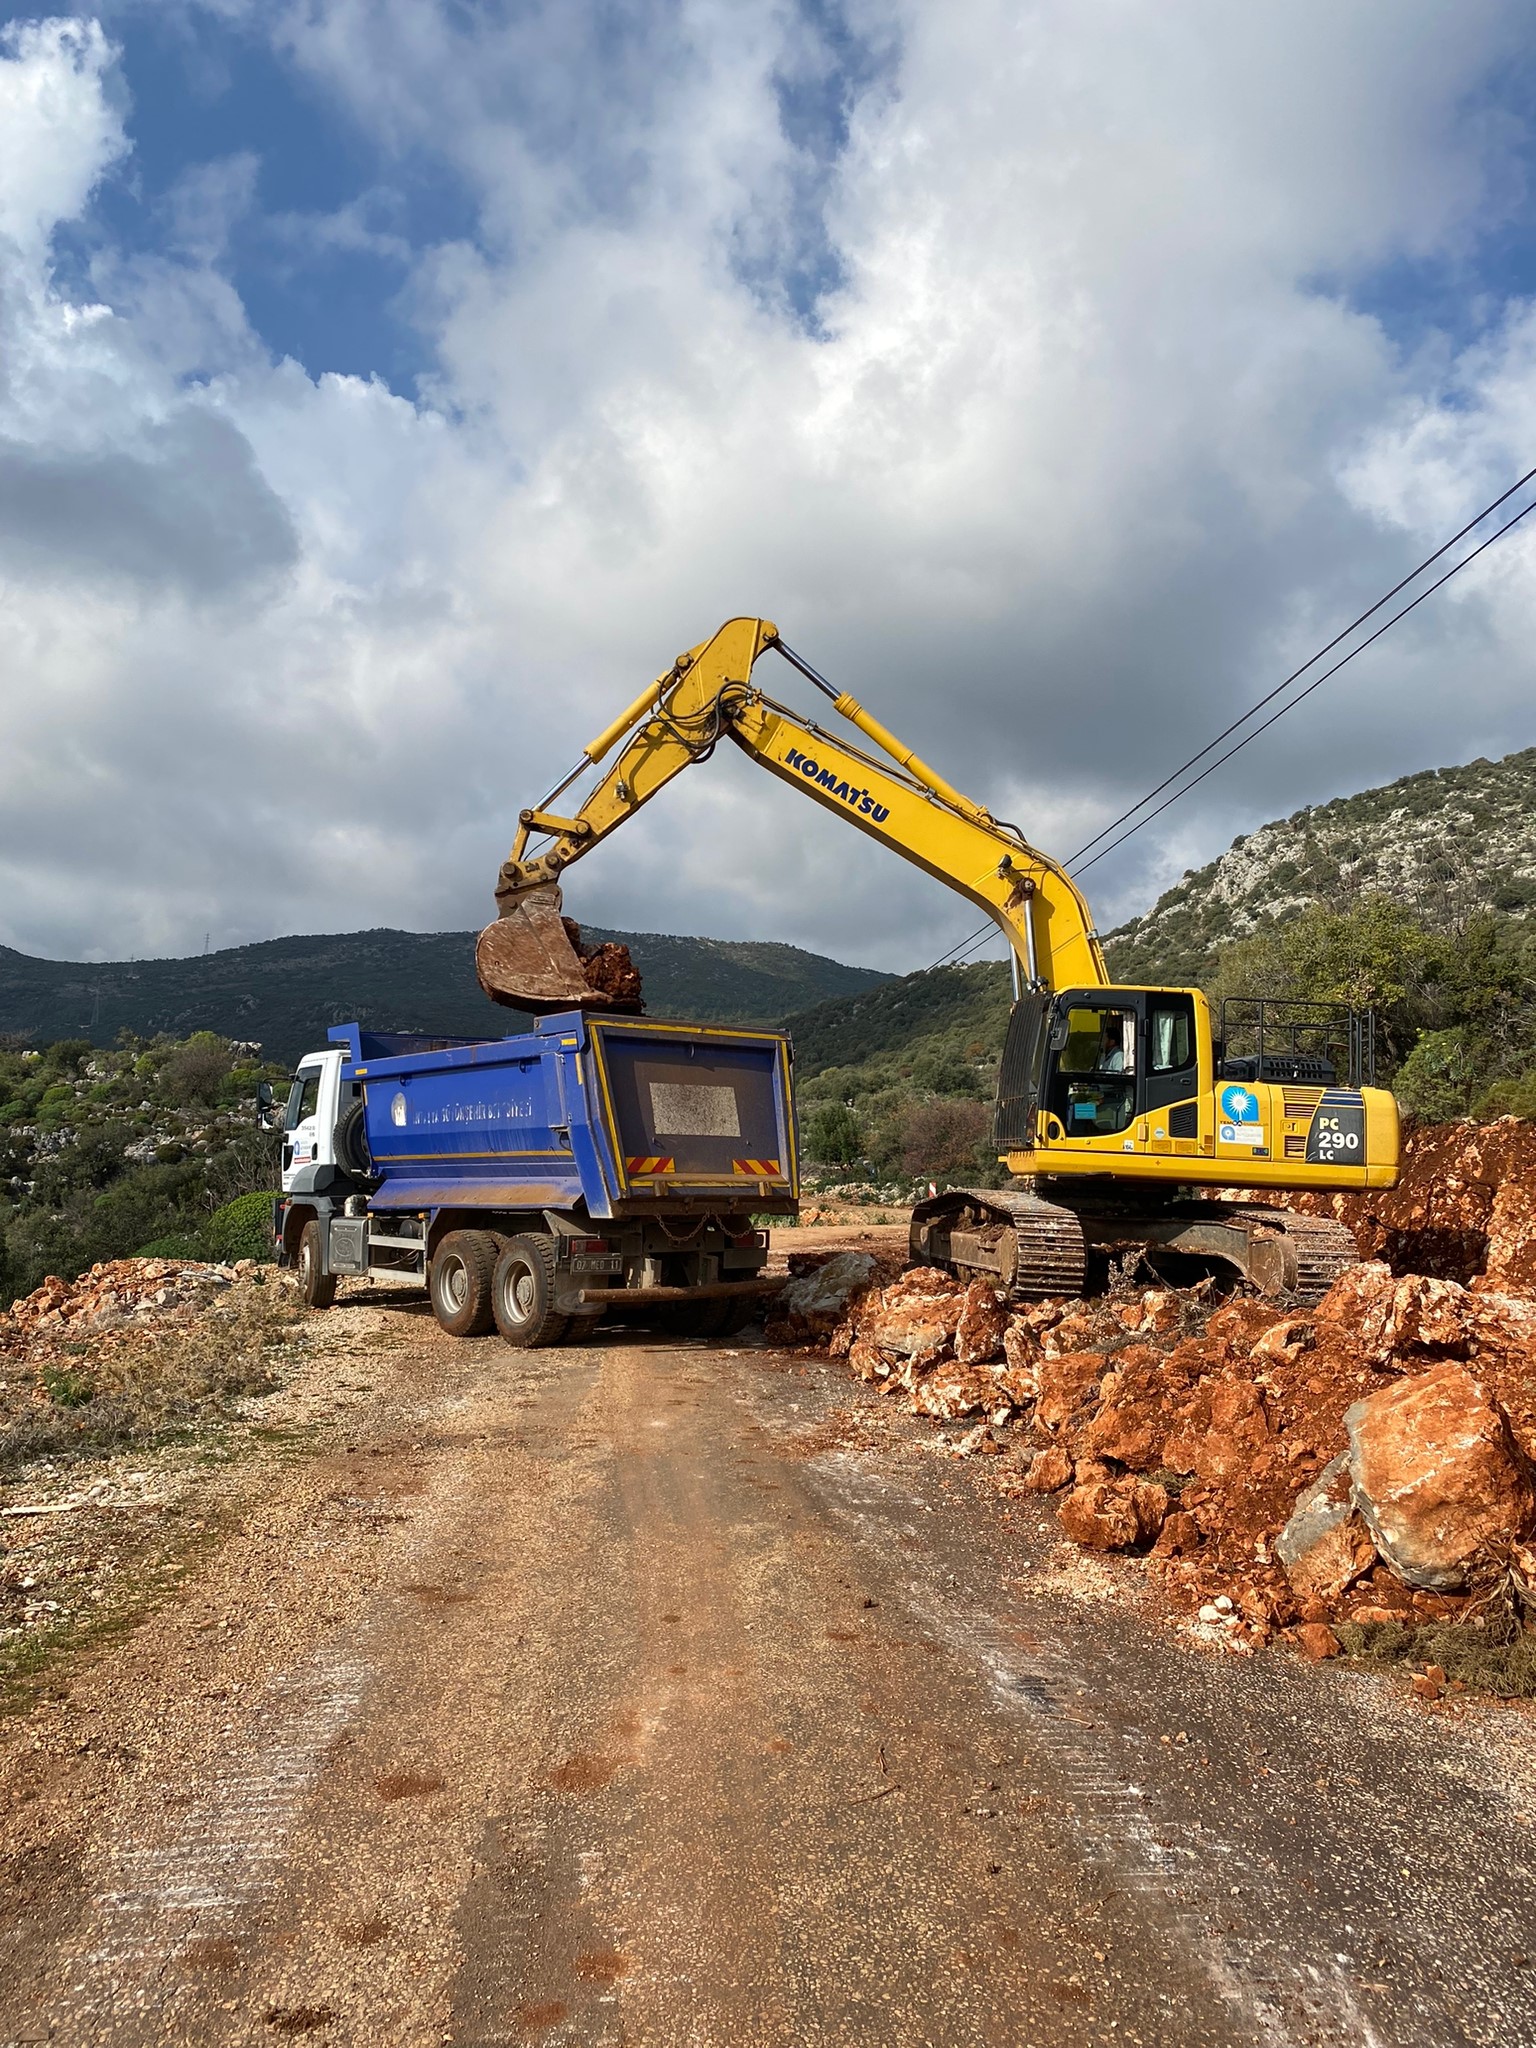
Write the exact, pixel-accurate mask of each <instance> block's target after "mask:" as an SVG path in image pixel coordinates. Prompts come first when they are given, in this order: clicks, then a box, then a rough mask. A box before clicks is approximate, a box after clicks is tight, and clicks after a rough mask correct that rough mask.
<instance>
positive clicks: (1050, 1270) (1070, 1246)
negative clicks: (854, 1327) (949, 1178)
mask: <svg viewBox="0 0 1536 2048" xmlns="http://www.w3.org/2000/svg"><path fill="white" fill-rule="evenodd" d="M908 1244H909V1247H910V1251H911V1256H912V1259H913V1261H914V1263H916V1264H919V1265H938V1266H951V1267H954V1268H955V1269H957V1270H958V1271H960V1272H962V1273H964V1274H967V1275H969V1276H978V1275H985V1276H987V1277H989V1278H990V1277H991V1276H993V1275H995V1276H996V1278H997V1281H998V1284H999V1285H1000V1286H1003V1287H1006V1288H1007V1289H1008V1290H1009V1292H1010V1293H1011V1294H1012V1295H1013V1296H1014V1297H1015V1298H1016V1299H1018V1300H1020V1301H1044V1300H1047V1299H1048V1298H1049V1297H1051V1296H1053V1295H1062V1294H1081V1293H1082V1291H1083V1287H1084V1283H1085V1282H1086V1280H1087V1277H1088V1245H1087V1240H1086V1238H1085V1237H1084V1234H1083V1225H1082V1221H1081V1219H1080V1218H1079V1217H1078V1216H1076V1215H1075V1214H1074V1213H1073V1211H1072V1210H1070V1209H1064V1208H1063V1207H1062V1206H1061V1204H1060V1203H1059V1202H1046V1201H1042V1199H1041V1198H1040V1196H1039V1195H1031V1194H1026V1193H1024V1192H1023V1191H1022V1190H1020V1189H1016V1188H952V1189H951V1190H950V1191H949V1192H948V1193H947V1194H942V1195H930V1196H929V1198H928V1200H927V1201H925V1202H919V1203H918V1204H917V1206H916V1207H915V1208H914V1209H913V1211H912V1225H911V1231H910V1234H909V1237H908Z"/></svg>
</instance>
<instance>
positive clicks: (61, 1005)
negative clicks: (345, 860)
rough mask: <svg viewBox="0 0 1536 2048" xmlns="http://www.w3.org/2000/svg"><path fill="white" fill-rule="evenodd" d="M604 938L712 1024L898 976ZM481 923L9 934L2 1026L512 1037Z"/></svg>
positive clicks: (287, 1047) (0, 960) (511, 1013)
mask: <svg viewBox="0 0 1536 2048" xmlns="http://www.w3.org/2000/svg"><path fill="white" fill-rule="evenodd" d="M582 935H583V938H584V939H585V940H586V941H587V942H588V943H590V944H600V943H602V942H604V941H614V942H616V943H618V944H621V945H627V946H628V947H629V948H630V951H631V953H632V955H633V957H634V959H635V963H636V965H637V966H638V967H639V968H640V971H641V974H642V975H643V976H644V977H645V981H646V1004H647V1008H648V1009H649V1010H650V1012H651V1013H652V1014H653V1015H655V1016H659V1017H668V1016H672V1017H680V1018H684V1019H686V1020H687V1021H689V1022H692V1023H699V1024H777V1023H778V1022H780V1021H781V1019H782V1018H783V1017H785V1016H787V1015H788V1014H790V1013H791V1012H792V1011H794V1010H798V1009H805V1008H808V1007H811V1006H812V1005H814V1004H815V1003H816V1002H818V1001H821V1000H826V999H827V998H829V997H834V996H839V995H854V994H859V993H862V992H864V991H867V990H869V989H872V988H876V987H878V986H880V985H882V984H883V983H885V982H887V981H889V980H891V979H893V977H892V976H890V975H887V974H882V973H879V972H878V971H877V970H875V969H874V968H868V967H849V966H846V965H845V964H844V963H843V962H842V961H840V960H832V959H830V958H828V957H827V956H825V955H823V954H820V953H811V952H807V951H806V950H805V949H804V948H802V947H798V946H788V945H783V944H780V943H778V942H777V941H773V940H756V939H707V938H705V939H696V938H686V937H681V936H677V935H675V934H672V933H666V932H617V931H609V930H606V929H602V928H600V927H598V926H597V925H584V926H583V927H582ZM475 938H476V934H475V933H474V932H403V931H397V930H394V929H393V928H391V927H388V926H379V927H376V928H375V929H373V930H371V931H365V932H330V933H314V934H296V935H294V936H291V937H287V938H281V939H260V940H257V941H255V942H253V943H252V944H251V945H249V946H229V947H223V948H221V949H220V950H219V951H217V952H213V953H204V954H192V955H189V956H185V957H182V958H179V959H169V960H111V961H101V962H89V961H72V960H44V959H41V958H38V957H37V956H35V955H32V954H27V953H20V952H17V951H16V950H15V949H13V948H11V947H6V946H0V1034H7V1033H8V1034H14V1035H20V1036H23V1037H25V1038H26V1039H28V1040H30V1041H32V1042H35V1043H38V1044H43V1043H46V1042H49V1041H51V1040H58V1039H64V1038H88V1039H90V1040H91V1042H92V1043H93V1044H95V1045H103V1046H105V1045H110V1044H112V1043H113V1042H114V1040H115V1039H116V1037H117V1034H118V1032H119V1031H121V1030H124V1029H126V1030H130V1031H134V1032H138V1033H139V1034H141V1035H143V1036H146V1037H151V1036H153V1035H154V1034H155V1033H157V1032H166V1033H169V1034H170V1035H171V1036H174V1037H185V1036H186V1035H187V1034H188V1033H189V1032H192V1031H198V1030H208V1031H216V1032H218V1033H219V1034H220V1035H221V1036H223V1037H226V1038H231V1039H238V1040H250V1041H254V1042H256V1043H259V1044H260V1045H261V1046H262V1048H263V1050H264V1052H265V1054H266V1056H267V1057H268V1058H270V1059H276V1060H282V1061H285V1062H289V1061H292V1060H294V1059H296V1058H298V1056H299V1055H300V1054H301V1053H303V1052H306V1051H308V1050H310V1048H311V1047H313V1046H315V1045H317V1044H321V1043H323V1042H324V1039H325V1035H326V1032H327V1031H328V1029H329V1028H330V1026H331V1025H332V1024H340V1023H345V1022H347V1021H349V1020H352V1019H355V1020H356V1021H357V1022H359V1023H362V1024H367V1025H371V1026H373V1028H375V1029H378V1030H420V1031H433V1032H441V1033H443V1034H444V1035H446V1036H453V1037H474V1036H481V1037H487V1038H499V1037H502V1036H504V1035H505V1034H506V1033H507V1032H509V1031H515V1030H517V1029H518V1022H519V1018H520V1016H521V1015H522V1013H521V1012H519V1011H516V1010H510V1009H505V1008H502V1007H501V1006H499V1005H497V1004H495V1003H492V1002H491V1001H490V1000H489V999H488V998H487V997H486V996H484V995H482V994H481V992H480V988H479V985H478V984H477V982H476V980H475V969H474V948H475Z"/></svg>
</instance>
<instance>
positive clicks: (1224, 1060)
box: [996, 988, 1398, 1188]
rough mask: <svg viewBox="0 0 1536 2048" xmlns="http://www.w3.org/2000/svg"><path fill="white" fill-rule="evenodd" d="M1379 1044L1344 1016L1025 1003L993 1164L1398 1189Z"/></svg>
mask: <svg viewBox="0 0 1536 2048" xmlns="http://www.w3.org/2000/svg"><path fill="white" fill-rule="evenodd" d="M1374 1041H1375V1031H1374V1020H1373V1019H1372V1017H1371V1016H1370V1013H1369V1012H1368V1011H1360V1010H1356V1009H1353V1008H1351V1007H1350V1006H1349V1005H1347V1004H1324V1003H1290V1002H1283V1001H1277V1000H1272V999H1267V998H1252V999H1243V1000H1241V1001H1228V1002H1225V1003H1223V1004H1222V1006H1221V1010H1220V1012H1219V1013H1213V1011H1212V1008H1211V1005H1210V1003H1209V1001H1208V1000H1207V998H1206V996H1205V995H1204V993H1203V992H1202V991H1201V990H1200V989H1168V988H1074V989H1064V990H1062V991H1061V992H1060V993H1059V994H1056V995H1054V996H1053V995H1051V994H1049V993H1046V992H1040V993H1035V994H1028V995H1025V996H1023V997H1022V998H1021V999H1020V1000H1019V1001H1018V1002H1017V1003H1016V1004H1015V1006H1014V1010H1013V1015H1012V1018H1011V1020H1010V1025H1009V1032H1008V1040H1007V1044H1006V1047H1005V1049H1004V1054H1003V1059H1002V1064H1001V1068H1000V1071H999V1077H998V1101H997V1121H996V1138H997V1144H998V1150H999V1153H1000V1154H1001V1156H1002V1157H1003V1159H1004V1161H1005V1163H1006V1164H1007V1165H1008V1167H1009V1168H1010V1170H1011V1171H1012V1172H1014V1173H1015V1174H1031V1175H1035V1174H1039V1175H1049V1176H1052V1177H1060V1176H1078V1175H1092V1174H1100V1175H1104V1174H1111V1173H1112V1174H1113V1175H1114V1176H1115V1177H1116V1178H1117V1179H1122V1180H1124V1179H1132V1180H1154V1181H1156V1180H1160V1181H1164V1182H1167V1183H1170V1184H1173V1185H1177V1184H1180V1183H1183V1182H1206V1183H1225V1184H1228V1185H1233V1184H1240V1185H1243V1186H1249V1187H1254V1186H1274V1187H1306V1186H1309V1185H1316V1186H1322V1185H1328V1186H1331V1187H1335V1188H1336V1187H1338V1186H1339V1185H1340V1179H1339V1173H1340V1169H1343V1170H1344V1171H1345V1172H1346V1173H1347V1174H1348V1175H1349V1178H1350V1180H1352V1181H1353V1182H1354V1184H1355V1185H1357V1186H1362V1187H1373V1186H1390V1185H1391V1184H1392V1180H1393V1179H1394V1178H1395V1176H1396V1172H1397V1140H1398V1128H1397V1106H1396V1104H1395V1102H1394V1101H1393V1099H1392V1097H1391V1095H1390V1094H1389V1093H1388V1092H1387V1091H1386V1090H1384V1089H1379V1088H1376V1087H1374V1086H1373V1085H1372V1083H1373V1082H1374V1079H1375V1073H1374V1058H1373V1047H1374ZM1357 1176H1358V1177H1357Z"/></svg>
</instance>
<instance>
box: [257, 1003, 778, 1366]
mask: <svg viewBox="0 0 1536 2048" xmlns="http://www.w3.org/2000/svg"><path fill="white" fill-rule="evenodd" d="M329 1037H330V1042H329V1044H328V1045H326V1046H325V1047H323V1048H321V1049H320V1050H318V1051H316V1052H312V1053H308V1054H306V1055H305V1057H304V1058H303V1059H302V1060H300V1061H299V1063H298V1068H297V1071H296V1072H295V1074H294V1076H293V1082H292V1086H291V1088H290V1091H289V1095H288V1099H287V1102H286V1104H285V1105H284V1106H283V1109H282V1114H281V1123H282V1132H283V1149H282V1193H281V1195H280V1196H279V1197H278V1198H277V1200H276V1202H275V1205H274V1215H273V1230H274V1235H275V1239H276V1246H277V1253H278V1258H279V1262H280V1263H282V1264H285V1265H289V1266H292V1267H294V1268H296V1270H297V1274H298V1279H299V1285H300V1289H301V1291H302V1293H303V1297H304V1300H305V1301H306V1302H307V1303H308V1304H309V1306H310V1307H312V1308H328V1307H329V1306H330V1305H331V1303H332V1302H333V1301H334V1299H335V1296H336V1288H337V1283H338V1281H340V1280H342V1279H345V1278H349V1277H350V1278H356V1279H368V1280H372V1281H381V1282H389V1283H394V1284H399V1283H405V1284H414V1285H418V1286H423V1287H425V1288H426V1290H427V1292H428V1294H429V1296H430V1299H431V1303H432V1308H433V1311H434V1313H435V1314H436V1316H437V1319H438V1321H439V1322H440V1323H441V1324H442V1326H443V1328H444V1329H445V1330H448V1331H449V1332H451V1333H452V1334H453V1335H455V1336H463V1337H469V1336H478V1335H485V1334H488V1333H489V1331H490V1330H491V1329H492V1327H494V1328H496V1329H498V1330H499V1331H500V1333H501V1335H502V1336H503V1338H505V1340H506V1341H507V1342H508V1343H509V1344H513V1345H517V1346H521V1347H525V1348H526V1347H534V1346H543V1345H551V1344H558V1343H560V1342H562V1341H564V1340H566V1339H567V1338H569V1337H570V1336H571V1335H572V1334H573V1333H576V1332H581V1331H586V1330H589V1329H590V1328H591V1327H592V1326H593V1325H594V1324H595V1323H596V1322H597V1321H598V1320H599V1319H600V1318H601V1317H603V1316H604V1315H615V1314H616V1315H620V1316H623V1317H635V1318H638V1319H644V1320H647V1321H650V1322H652V1323H653V1324H654V1323H656V1322H658V1321H660V1322H662V1323H663V1324H664V1325H665V1326H666V1327H668V1328H669V1329H670V1330H671V1331H672V1332H674V1333H677V1334H681V1333H687V1334H691V1335H697V1336H721V1335H724V1334H726V1333H728V1331H729V1330H730V1329H731V1328H733V1327H735V1326H737V1325H739V1324H740V1323H741V1322H743V1321H745V1320H746V1319H747V1318H749V1317H750V1316H751V1315H752V1313H753V1312H754V1311H755V1310H756V1309H757V1307H758V1306H759V1305H760V1302H761V1300H762V1297H763V1296H764V1294H765V1293H767V1292H770V1291H771V1290H772V1287H773V1286H774V1285H775V1284H776V1283H773V1282H765V1281H764V1280H763V1277H762V1274H763V1268H764V1266H765V1264H766V1263H767V1258H768V1235H767V1230H766V1229H765V1228H763V1227H762V1225H761V1223H760V1221H759V1220H758V1219H760V1218H762V1217H764V1216H767V1217H770V1218H771V1217H774V1216H792V1215H794V1213H795V1212H796V1209H797V1206H798V1191H799V1190H798V1173H797V1164H796V1154H795V1122H794V1107H793V1099H792V1094H791V1069H790V1046H789V1041H788V1039H787V1038H786V1037H785V1036H784V1035H783V1034H782V1033H781V1032H774V1031H752V1030H736V1029H732V1028H727V1027H722V1026H700V1025H694V1024H679V1023H669V1022H666V1021H664V1020H660V1019H655V1018H650V1017H640V1016H605V1017H598V1016H589V1015H584V1014H583V1013H582V1011H580V1010H579V1009H573V1010H568V1011H556V1012H554V1013H552V1014H548V1015H545V1016H542V1017H540V1018H538V1020H537V1021H536V1022H532V1023H531V1028H530V1029H528V1030H525V1031H520V1032H517V1033H514V1034H513V1035H511V1036H508V1037H505V1038H491V1039H475V1038H439V1037H429V1036H425V1035H420V1034H409V1033H389V1032H377V1031H368V1030H364V1029H363V1028H362V1027H361V1026H360V1025H358V1024H341V1025H337V1026H335V1027H334V1028H333V1029H332V1030H331V1032H330V1034H329ZM271 1113H272V1114H273V1115H274V1117H275V1115H276V1109H275V1105H272V1106H271Z"/></svg>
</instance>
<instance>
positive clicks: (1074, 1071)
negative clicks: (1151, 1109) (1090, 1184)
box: [1050, 1005, 1136, 1138]
mask: <svg viewBox="0 0 1536 2048" xmlns="http://www.w3.org/2000/svg"><path fill="white" fill-rule="evenodd" d="M1053 1038H1054V1039H1055V1041H1056V1046H1057V1053H1056V1071H1055V1075H1054V1078H1053V1082H1052V1086H1051V1091H1050V1096H1051V1100H1050V1108H1051V1110H1052V1112H1053V1113H1054V1114H1055V1115H1056V1116H1057V1117H1058V1118H1059V1119H1060V1121H1061V1126H1062V1129H1063V1130H1064V1131H1065V1132H1066V1135H1067V1136H1068V1137H1069V1138H1099V1137H1105V1136H1108V1135H1112V1134H1113V1133H1114V1132H1116V1131H1123V1130H1124V1129H1125V1128H1126V1127H1127V1125H1128V1124H1129V1123H1130V1122H1131V1119H1132V1117H1133V1116H1134V1115H1135V1109H1136V1013H1135V1011H1134V1010H1127V1009H1120V1008H1117V1007H1112V1006H1109V1005H1105V1006H1104V1007H1102V1008H1100V1007H1097V1006H1095V1007H1092V1008H1090V1007H1086V1006H1085V1007H1082V1008H1074V1009H1070V1010H1068V1011H1067V1012H1066V1014H1065V1016H1064V1017H1061V1016H1058V1018H1057V1022H1056V1028H1055V1031H1054V1033H1053Z"/></svg>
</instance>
